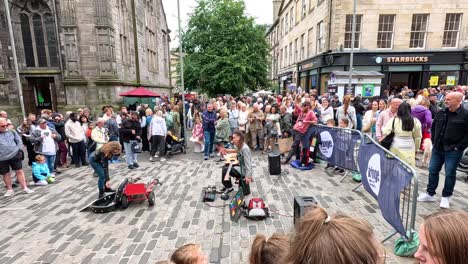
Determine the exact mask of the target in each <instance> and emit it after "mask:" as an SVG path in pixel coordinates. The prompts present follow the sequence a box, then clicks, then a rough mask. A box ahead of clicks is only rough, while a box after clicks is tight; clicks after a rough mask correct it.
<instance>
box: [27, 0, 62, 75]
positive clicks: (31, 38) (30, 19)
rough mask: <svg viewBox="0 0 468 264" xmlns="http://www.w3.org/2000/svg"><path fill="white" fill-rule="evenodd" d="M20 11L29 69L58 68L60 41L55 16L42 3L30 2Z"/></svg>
mask: <svg viewBox="0 0 468 264" xmlns="http://www.w3.org/2000/svg"><path fill="white" fill-rule="evenodd" d="M26 7H27V8H25V9H22V10H20V13H19V18H20V22H21V36H22V38H23V48H24V56H25V63H26V66H27V67H57V66H58V64H59V57H58V56H59V54H58V41H57V34H56V28H55V19H54V16H53V15H52V14H51V13H50V9H49V7H48V6H47V5H46V4H44V3H42V2H41V1H29V2H28V5H27V6H26Z"/></svg>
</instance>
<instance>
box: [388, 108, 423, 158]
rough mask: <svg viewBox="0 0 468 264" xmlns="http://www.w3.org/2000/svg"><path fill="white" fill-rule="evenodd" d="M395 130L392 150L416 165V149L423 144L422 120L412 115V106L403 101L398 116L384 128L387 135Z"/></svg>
mask: <svg viewBox="0 0 468 264" xmlns="http://www.w3.org/2000/svg"><path fill="white" fill-rule="evenodd" d="M392 131H393V132H395V137H394V138H393V142H392V146H391V147H390V151H391V152H392V153H393V154H395V155H396V156H397V157H399V158H400V159H402V160H403V161H404V162H406V163H408V165H410V166H413V167H415V166H416V150H417V149H419V146H420V144H421V138H422V132H421V122H419V120H418V119H417V118H414V117H413V116H412V115H411V106H410V105H409V104H408V103H401V104H400V106H398V111H397V115H396V117H393V118H392V119H390V120H389V121H388V122H387V124H385V126H384V127H383V128H382V135H383V136H384V137H385V136H387V135H389V134H390V133H391V132H392Z"/></svg>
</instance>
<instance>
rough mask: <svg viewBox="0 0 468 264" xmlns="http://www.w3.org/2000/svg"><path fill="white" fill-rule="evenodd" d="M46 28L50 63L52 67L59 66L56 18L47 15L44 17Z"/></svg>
mask: <svg viewBox="0 0 468 264" xmlns="http://www.w3.org/2000/svg"><path fill="white" fill-rule="evenodd" d="M44 26H45V31H46V34H47V46H48V49H49V61H50V66H51V67H56V66H58V56H57V55H58V48H57V37H56V36H55V23H54V17H53V16H52V15H51V14H49V13H47V14H45V15H44Z"/></svg>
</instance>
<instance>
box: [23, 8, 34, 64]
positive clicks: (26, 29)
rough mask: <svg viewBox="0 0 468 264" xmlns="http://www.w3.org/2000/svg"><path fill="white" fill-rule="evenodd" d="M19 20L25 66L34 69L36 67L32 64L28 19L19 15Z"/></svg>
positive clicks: (32, 56)
mask: <svg viewBox="0 0 468 264" xmlns="http://www.w3.org/2000/svg"><path fill="white" fill-rule="evenodd" d="M20 20H21V33H22V36H23V47H24V55H25V58H26V66H27V67H34V66H36V63H35V62H34V51H33V43H32V38H31V29H30V25H29V17H28V16H27V15H26V14H21V15H20Z"/></svg>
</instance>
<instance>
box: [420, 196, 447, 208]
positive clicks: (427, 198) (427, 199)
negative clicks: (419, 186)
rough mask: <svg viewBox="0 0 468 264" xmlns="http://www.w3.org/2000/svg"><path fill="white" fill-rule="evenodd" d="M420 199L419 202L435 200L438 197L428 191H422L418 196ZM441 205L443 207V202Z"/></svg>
mask: <svg viewBox="0 0 468 264" xmlns="http://www.w3.org/2000/svg"><path fill="white" fill-rule="evenodd" d="M418 201H419V202H435V201H436V198H435V197H434V195H429V194H428V193H421V194H420V195H419V196H418ZM441 207H442V203H441Z"/></svg>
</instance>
